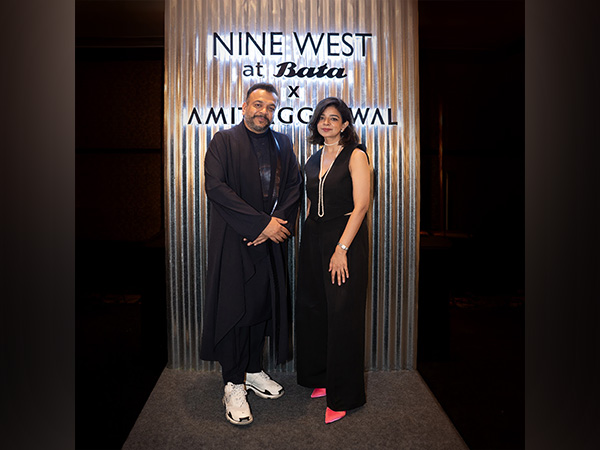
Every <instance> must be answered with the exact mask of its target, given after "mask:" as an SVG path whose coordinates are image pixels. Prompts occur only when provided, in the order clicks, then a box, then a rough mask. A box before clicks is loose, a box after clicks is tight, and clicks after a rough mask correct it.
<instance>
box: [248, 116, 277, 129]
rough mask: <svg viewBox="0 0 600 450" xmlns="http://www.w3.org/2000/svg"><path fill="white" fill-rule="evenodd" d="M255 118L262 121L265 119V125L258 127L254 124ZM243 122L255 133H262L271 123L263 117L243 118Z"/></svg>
mask: <svg viewBox="0 0 600 450" xmlns="http://www.w3.org/2000/svg"><path fill="white" fill-rule="evenodd" d="M257 117H262V118H263V119H265V120H266V121H267V122H266V124H265V125H264V126H260V125H259V124H258V123H256V121H255V119H256V118H257ZM244 120H245V121H246V125H248V128H250V129H251V130H252V131H254V132H255V133H263V132H265V131H267V129H268V128H269V127H270V126H271V121H270V120H269V119H268V118H267V117H265V116H258V115H255V116H253V117H249V116H244Z"/></svg>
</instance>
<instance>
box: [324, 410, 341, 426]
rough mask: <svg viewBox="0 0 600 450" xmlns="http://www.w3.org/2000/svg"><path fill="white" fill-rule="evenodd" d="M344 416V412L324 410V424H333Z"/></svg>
mask: <svg viewBox="0 0 600 450" xmlns="http://www.w3.org/2000/svg"><path fill="white" fill-rule="evenodd" d="M345 415H346V411H334V410H333V409H329V407H327V409H326V410H325V423H331V422H335V421H336V420H340V419H341V418H343V417H344V416H345Z"/></svg>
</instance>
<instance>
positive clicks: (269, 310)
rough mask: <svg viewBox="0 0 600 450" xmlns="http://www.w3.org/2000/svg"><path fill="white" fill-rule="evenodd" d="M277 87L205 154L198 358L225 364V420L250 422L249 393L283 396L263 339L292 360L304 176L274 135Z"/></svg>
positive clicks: (248, 107) (262, 91)
mask: <svg viewBox="0 0 600 450" xmlns="http://www.w3.org/2000/svg"><path fill="white" fill-rule="evenodd" d="M278 97H279V96H278V93H277V90H276V89H275V87H274V86H273V85H271V84H267V83H258V84H255V85H253V86H252V87H250V89H249V90H248V93H247V95H246V101H245V102H244V103H243V105H242V114H243V117H244V120H243V122H242V123H240V124H238V125H236V126H235V127H233V128H231V129H229V130H225V131H220V132H218V133H216V134H215V135H214V137H213V139H212V140H211V142H210V144H209V146H208V150H207V152H206V157H205V166H204V167H205V186H206V195H207V197H208V200H209V205H210V210H209V215H208V218H209V225H208V227H209V228H208V232H209V239H208V271H207V282H206V305H205V308H204V323H203V326H204V328H203V335H202V346H201V350H200V356H201V358H202V359H204V360H208V361H215V360H216V361H219V363H220V364H221V368H222V375H223V382H224V383H225V388H224V390H225V394H224V396H223V404H224V405H225V416H226V418H227V420H229V421H230V422H231V423H233V424H235V425H246V424H249V423H251V422H252V421H253V417H252V413H251V411H250V406H249V405H248V402H247V396H246V394H247V391H246V389H250V390H252V391H254V392H255V394H256V395H258V396H259V397H262V398H269V399H274V398H279V397H281V396H282V395H283V392H284V390H283V387H282V386H281V385H280V384H279V383H277V382H276V381H274V380H272V379H271V378H270V377H269V376H268V375H267V374H266V373H264V371H263V370H262V358H261V357H262V353H263V349H264V342H265V336H266V335H269V336H270V337H271V341H272V343H273V344H274V348H275V349H276V355H277V363H281V362H284V361H286V360H287V359H289V319H288V317H289V310H288V298H287V292H288V289H287V239H288V238H289V237H290V236H291V234H292V231H293V229H294V227H295V223H296V218H297V215H298V206H299V201H300V192H301V184H302V178H301V176H300V170H299V167H298V160H297V158H296V156H295V154H294V151H293V149H292V143H291V141H290V139H289V138H288V137H287V136H285V135H284V134H281V133H277V132H274V131H272V130H271V128H270V125H271V123H272V122H273V116H274V113H275V110H276V108H277V105H278V101H279V100H278Z"/></svg>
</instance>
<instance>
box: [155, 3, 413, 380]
mask: <svg viewBox="0 0 600 450" xmlns="http://www.w3.org/2000/svg"><path fill="white" fill-rule="evenodd" d="M165 27H166V28H165V66H166V67H165V80H166V81H165V149H166V156H165V171H166V173H165V180H166V182H165V206H166V207H165V210H166V220H165V222H166V224H167V242H166V246H167V267H168V297H169V298H168V299H167V301H168V312H169V317H168V321H169V340H170V342H169V363H168V364H169V367H170V368H181V369H194V370H216V369H218V364H216V363H211V362H206V361H202V360H200V359H199V356H198V355H199V347H200V339H201V330H202V308H203V304H204V299H205V292H204V279H205V274H206V262H207V245H206V242H207V211H208V209H207V201H206V195H205V192H204V178H203V177H204V166H203V165H204V154H205V152H206V149H207V147H208V143H209V142H210V140H211V138H212V136H213V135H214V134H215V133H216V132H217V131H219V130H221V129H225V128H229V127H231V126H232V125H234V124H237V123H239V122H240V121H241V120H242V115H241V105H242V103H243V101H244V96H245V92H246V91H247V89H248V88H249V87H250V85H252V84H253V83H255V82H259V81H266V82H270V83H273V84H274V85H275V86H276V87H277V88H278V90H279V92H280V99H281V104H280V108H279V110H278V112H277V114H276V117H275V122H274V125H273V128H274V129H275V130H277V131H281V132H283V133H286V134H287V135H289V136H290V138H291V139H292V142H293V144H294V150H295V152H296V154H297V156H298V160H299V163H300V166H301V168H303V167H304V163H305V162H306V160H307V159H308V157H309V156H310V155H311V154H312V152H314V151H316V150H317V149H316V148H313V147H312V146H310V145H308V144H307V142H306V139H307V134H308V133H307V123H308V120H309V119H310V116H311V113H312V109H313V108H314V106H315V105H316V103H317V102H318V101H319V100H321V99H323V98H324V97H327V96H338V97H341V98H342V99H343V100H344V101H345V102H346V103H347V104H348V106H350V108H351V109H352V112H353V115H354V117H355V123H356V128H357V131H358V133H359V136H360V138H361V141H362V142H363V143H364V144H366V146H367V153H368V154H369V158H370V160H371V162H372V167H373V203H372V207H371V209H370V211H369V215H368V220H369V226H370V241H371V255H370V261H369V270H370V284H369V291H368V301H367V315H366V321H367V323H366V325H367V328H366V330H367V341H366V342H367V344H366V346H367V348H366V360H365V364H366V368H367V369H370V370H397V369H414V368H415V365H416V334H417V330H416V324H417V277H418V273H417V267H418V245H419V222H418V217H419V211H418V208H419V182H418V178H419V156H418V155H419V151H418V143H419V135H418V132H419V123H418V112H419V111H418V48H417V43H418V39H417V29H418V21H417V1H416V0H407V1H394V0H379V1H377V0H220V1H219V2H214V1H212V0H167V2H166V10H165ZM305 212H306V209H305V199H303V202H302V205H301V211H300V216H301V217H303V216H304V214H305ZM300 233H301V230H300V229H298V233H297V234H296V236H295V237H294V238H292V239H290V240H289V244H288V245H289V247H290V252H289V254H290V260H289V267H290V271H291V274H292V292H293V294H292V299H291V301H292V304H293V302H295V294H294V291H295V287H296V286H295V277H294V275H295V274H296V272H297V267H296V255H297V249H298V243H299V240H300V239H301V238H302V236H301V234H300ZM265 356H266V361H267V364H266V366H267V368H268V370H270V371H293V370H294V361H293V360H292V361H290V362H288V363H286V364H284V365H279V366H275V365H274V364H273V358H272V355H271V354H270V353H269V352H268V351H267V352H266V355H265Z"/></svg>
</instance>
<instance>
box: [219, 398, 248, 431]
mask: <svg viewBox="0 0 600 450" xmlns="http://www.w3.org/2000/svg"><path fill="white" fill-rule="evenodd" d="M222 403H223V406H225V402H224V401H223V402H222ZM225 418H226V419H227V420H228V421H229V423H232V424H234V425H249V424H251V423H252V422H253V421H254V417H252V415H250V417H249V418H248V419H247V420H243V421H239V422H238V421H236V420H235V419H234V418H232V417H231V416H230V415H229V412H228V411H227V406H225Z"/></svg>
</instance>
